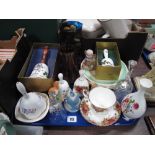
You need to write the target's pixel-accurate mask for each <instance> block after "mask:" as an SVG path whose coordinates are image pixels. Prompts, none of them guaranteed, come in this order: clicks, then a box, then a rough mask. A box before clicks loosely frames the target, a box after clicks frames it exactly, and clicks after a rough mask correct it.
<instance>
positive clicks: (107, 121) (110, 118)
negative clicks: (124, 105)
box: [80, 99, 121, 126]
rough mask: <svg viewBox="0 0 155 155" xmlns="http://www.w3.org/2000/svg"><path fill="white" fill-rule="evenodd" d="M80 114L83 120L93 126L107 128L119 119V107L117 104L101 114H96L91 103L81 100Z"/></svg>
mask: <svg viewBox="0 0 155 155" xmlns="http://www.w3.org/2000/svg"><path fill="white" fill-rule="evenodd" d="M80 112H81V114H82V116H83V117H84V119H85V120H86V121H88V122H89V123H91V124H93V125H97V126H109V125H112V124H114V123H115V122H117V120H118V119H119V118H120V114H121V106H120V104H119V103H117V104H115V105H114V106H112V107H110V108H108V109H105V110H104V111H102V112H96V111H95V109H94V108H93V107H92V105H91V103H90V102H89V101H86V100H84V99H83V100H82V101H81V104H80Z"/></svg>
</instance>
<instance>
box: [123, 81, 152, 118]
mask: <svg viewBox="0 0 155 155" xmlns="http://www.w3.org/2000/svg"><path fill="white" fill-rule="evenodd" d="M140 85H141V87H140V89H139V90H138V91H137V92H135V93H131V94H128V95H127V96H126V97H125V98H124V99H123V101H122V103H121V108H122V113H123V115H124V116H125V117H124V119H125V120H130V119H137V118H140V117H141V116H142V115H144V113H145V111H146V100H145V96H144V94H145V90H146V89H148V88H151V87H152V86H153V83H152V81H151V80H149V79H146V78H142V79H141V80H140Z"/></svg>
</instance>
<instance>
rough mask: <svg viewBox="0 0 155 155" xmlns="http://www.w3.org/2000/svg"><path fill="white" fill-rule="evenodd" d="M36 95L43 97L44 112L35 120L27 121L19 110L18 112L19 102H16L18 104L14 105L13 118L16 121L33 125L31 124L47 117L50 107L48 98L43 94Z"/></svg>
mask: <svg viewBox="0 0 155 155" xmlns="http://www.w3.org/2000/svg"><path fill="white" fill-rule="evenodd" d="M38 94H39V95H41V96H42V97H43V99H44V100H45V103H46V108H45V110H44V112H43V113H41V115H40V116H39V117H38V118H35V119H27V118H25V117H24V116H23V115H22V114H21V113H20V110H19V106H20V102H19V101H18V103H17V105H16V108H15V117H16V119H17V120H18V121H21V122H24V123H33V122H37V121H40V120H42V119H43V118H44V117H45V116H46V115H47V113H48V110H49V106H50V103H49V98H48V96H47V95H46V94H43V93H38Z"/></svg>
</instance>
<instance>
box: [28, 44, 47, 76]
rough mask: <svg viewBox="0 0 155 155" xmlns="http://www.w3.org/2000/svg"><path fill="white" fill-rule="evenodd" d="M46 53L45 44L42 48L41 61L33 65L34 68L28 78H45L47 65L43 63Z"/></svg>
mask: <svg viewBox="0 0 155 155" xmlns="http://www.w3.org/2000/svg"><path fill="white" fill-rule="evenodd" d="M47 54H48V46H45V48H44V50H43V56H42V60H41V63H38V64H36V65H35V66H34V69H33V71H32V73H31V75H30V78H47V77H48V74H49V69H48V66H47V65H46V64H45V62H46V58H47Z"/></svg>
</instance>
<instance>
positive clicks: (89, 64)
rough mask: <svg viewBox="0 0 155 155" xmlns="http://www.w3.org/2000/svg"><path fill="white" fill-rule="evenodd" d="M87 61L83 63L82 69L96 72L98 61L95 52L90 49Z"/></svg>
mask: <svg viewBox="0 0 155 155" xmlns="http://www.w3.org/2000/svg"><path fill="white" fill-rule="evenodd" d="M85 56H86V57H85V59H84V60H83V61H82V63H81V69H83V70H89V71H92V70H95V65H96V60H95V56H94V54H93V50H91V49H88V50H86V51H85Z"/></svg>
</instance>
